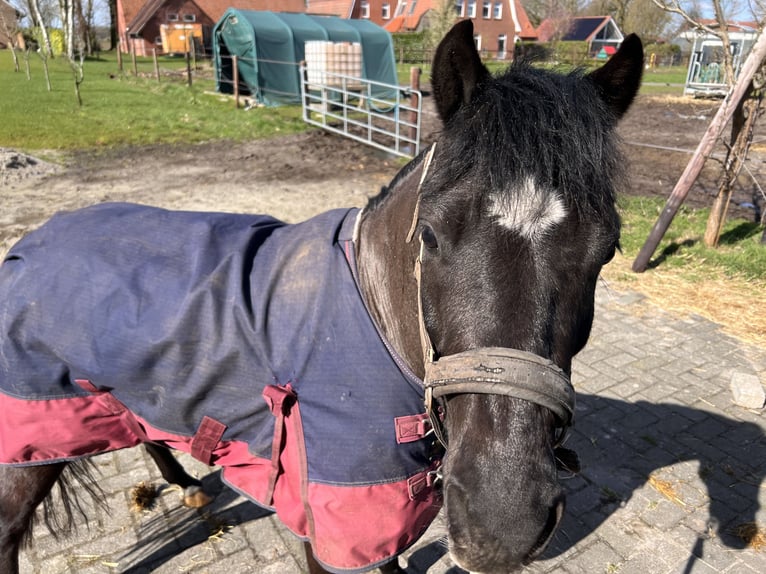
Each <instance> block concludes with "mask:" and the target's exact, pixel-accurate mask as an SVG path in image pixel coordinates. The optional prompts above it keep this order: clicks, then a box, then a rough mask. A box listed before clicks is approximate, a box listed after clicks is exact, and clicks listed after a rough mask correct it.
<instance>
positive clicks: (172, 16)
mask: <svg viewBox="0 0 766 574" xmlns="http://www.w3.org/2000/svg"><path fill="white" fill-rule="evenodd" d="M166 18H167V19H168V22H178V13H177V12H168V14H167V16H166Z"/></svg>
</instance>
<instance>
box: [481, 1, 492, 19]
mask: <svg viewBox="0 0 766 574" xmlns="http://www.w3.org/2000/svg"><path fill="white" fill-rule="evenodd" d="M481 17H482V18H483V19H484V20H489V19H490V18H492V2H491V0H483V2H482V3H481Z"/></svg>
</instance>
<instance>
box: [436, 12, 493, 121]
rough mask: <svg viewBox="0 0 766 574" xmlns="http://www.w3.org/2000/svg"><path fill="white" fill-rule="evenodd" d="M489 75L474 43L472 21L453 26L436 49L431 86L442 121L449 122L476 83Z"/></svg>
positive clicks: (467, 98)
mask: <svg viewBox="0 0 766 574" xmlns="http://www.w3.org/2000/svg"><path fill="white" fill-rule="evenodd" d="M487 76H489V71H488V70H487V68H485V67H484V64H482V63H481V59H480V58H479V54H478V52H477V51H476V46H475V45H474V43H473V22H471V21H470V20H462V21H460V22H458V23H457V24H455V25H454V26H453V27H452V29H451V30H450V31H449V32H448V33H447V35H446V36H444V39H443V40H442V41H441V42H440V43H439V47H438V48H436V55H435V56H434V62H433V69H432V71H431V85H432V87H433V91H434V100H435V101H436V109H437V110H438V112H439V116H440V117H441V119H442V121H444V122H446V121H447V120H449V119H450V118H451V117H452V116H453V115H454V114H455V112H456V111H457V110H458V108H460V106H461V105H462V104H464V103H468V102H469V101H471V96H472V95H473V93H474V90H475V89H476V86H477V85H478V84H479V82H480V81H481V80H482V79H484V78H485V77H487Z"/></svg>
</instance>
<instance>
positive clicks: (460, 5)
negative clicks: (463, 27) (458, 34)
mask: <svg viewBox="0 0 766 574" xmlns="http://www.w3.org/2000/svg"><path fill="white" fill-rule="evenodd" d="M455 12H456V13H457V15H458V16H459V17H460V18H462V17H463V16H465V5H464V2H463V0H457V2H455Z"/></svg>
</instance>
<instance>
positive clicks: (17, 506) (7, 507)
mask: <svg viewBox="0 0 766 574" xmlns="http://www.w3.org/2000/svg"><path fill="white" fill-rule="evenodd" d="M65 466H66V463H63V462H61V463H54V464H47V465H41V466H24V467H15V466H0V572H3V573H6V572H7V573H8V574H13V573H15V572H18V571H19V546H20V545H21V543H22V542H23V541H24V535H25V534H26V533H27V531H28V530H29V526H30V524H31V521H32V516H33V515H34V512H35V508H37V506H38V505H39V504H40V503H41V502H42V501H43V500H44V499H45V497H46V496H47V495H48V493H49V492H50V491H51V489H52V488H53V485H54V484H56V480H57V479H58V478H59V476H61V471H62V470H64V467H65Z"/></svg>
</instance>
